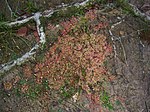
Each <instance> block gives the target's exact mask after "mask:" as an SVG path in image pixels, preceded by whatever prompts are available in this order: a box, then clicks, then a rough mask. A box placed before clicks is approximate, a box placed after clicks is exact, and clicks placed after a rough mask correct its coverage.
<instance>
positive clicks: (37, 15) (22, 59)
mask: <svg viewBox="0 0 150 112" xmlns="http://www.w3.org/2000/svg"><path fill="white" fill-rule="evenodd" d="M88 1H89V0H86V1H83V2H81V3H76V4H74V5H65V6H67V7H71V6H76V7H78V6H84V5H85V4H86V3H87V2H88ZM6 2H7V0H6ZM7 3H8V2H7ZM8 7H9V10H10V11H11V12H12V10H11V8H10V6H9V4H8ZM62 8H63V7H62ZM60 10H61V9H52V10H46V11H44V12H37V13H35V14H34V15H32V16H30V17H27V16H25V17H24V19H23V20H16V21H14V22H11V23H6V25H8V26H10V27H13V26H14V25H21V24H24V23H26V22H28V21H30V20H32V19H34V21H35V22H36V28H37V32H38V35H39V37H40V41H39V43H37V44H36V45H35V46H34V47H33V48H32V49H31V50H30V51H29V52H27V53H25V54H24V55H23V56H22V57H20V58H18V59H17V60H13V61H10V62H8V63H5V64H1V65H0V74H1V73H4V72H6V71H8V70H10V69H11V68H12V67H14V66H15V65H21V64H22V63H24V62H26V61H28V60H29V59H30V58H32V57H33V55H34V54H36V50H37V49H39V48H40V47H42V46H43V44H45V42H46V40H45V33H44V30H43V27H42V26H41V22H40V17H51V16H52V14H53V13H54V12H57V11H60Z"/></svg>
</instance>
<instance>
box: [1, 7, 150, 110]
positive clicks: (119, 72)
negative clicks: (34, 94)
mask: <svg viewBox="0 0 150 112" xmlns="http://www.w3.org/2000/svg"><path fill="white" fill-rule="evenodd" d="M102 15H103V14H102ZM106 17H107V18H108V19H109V21H110V23H116V22H117V21H120V20H117V19H116V18H117V17H121V18H124V21H123V22H122V23H121V24H119V25H117V26H116V27H114V29H113V31H112V32H113V34H114V35H115V36H114V42H112V41H111V36H110V35H109V33H108V30H109V29H108V30H107V35H108V40H109V41H110V42H111V43H112V44H114V45H115V46H116V56H115V55H113V56H112V58H111V59H110V60H108V63H107V67H108V69H109V71H110V73H111V74H112V75H113V76H114V77H115V78H114V79H113V80H112V81H111V82H109V83H107V84H106V88H107V91H109V94H110V96H111V98H112V99H113V100H116V99H118V100H120V101H121V104H120V106H117V105H116V106H115V110H114V112H149V111H150V45H149V44H148V41H147V39H145V38H148V37H147V36H149V35H147V33H146V34H140V33H139V32H137V31H138V30H141V29H143V28H144V27H145V26H146V25H145V26H144V27H143V24H144V23H143V22H142V21H141V20H140V19H139V18H135V17H132V15H125V14H122V12H121V10H117V9H113V10H111V11H109V12H108V15H107V16H106ZM148 34H149V32H148ZM143 36H144V37H143ZM142 38H143V39H144V40H141V39H142ZM148 39H149V38H148ZM18 72H19V71H14V72H11V73H9V74H7V76H6V77H4V78H3V79H2V80H1V84H0V89H1V90H2V91H1V93H0V99H1V100H0V111H1V112H48V111H49V112H88V111H89V110H87V109H86V108H85V107H86V106H81V105H83V103H84V105H88V104H89V103H91V101H90V100H89V99H88V98H87V97H85V96H86V95H84V93H83V94H82V95H80V100H79V101H78V102H77V103H72V102H73V101H71V100H69V101H66V102H64V103H62V104H61V105H59V103H58V102H57V100H56V99H57V98H56V99H51V97H52V96H51V94H53V95H54V94H55V93H53V91H51V92H50V93H49V94H48V95H45V97H44V98H43V97H42V99H41V98H39V99H37V100H31V99H28V98H27V97H23V96H21V97H18V96H16V95H15V94H12V93H11V92H10V91H6V90H4V88H3V84H2V83H3V82H4V81H9V80H11V79H12V78H14V77H15V76H16V74H17V73H18ZM47 96H50V97H47ZM54 97H55V96H53V98H54ZM59 108H62V109H64V110H63V111H58V110H59ZM99 111H100V110H95V111H90V112H99ZM104 112H109V110H105V111H104Z"/></svg>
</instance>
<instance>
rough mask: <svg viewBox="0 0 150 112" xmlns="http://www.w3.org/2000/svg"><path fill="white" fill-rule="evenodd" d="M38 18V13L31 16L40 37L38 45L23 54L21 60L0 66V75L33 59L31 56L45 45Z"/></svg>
mask: <svg viewBox="0 0 150 112" xmlns="http://www.w3.org/2000/svg"><path fill="white" fill-rule="evenodd" d="M40 16H41V14H40V13H35V14H34V16H33V17H34V20H35V22H36V27H37V31H38V35H39V37H40V41H39V43H37V44H36V45H35V46H34V47H33V48H32V49H31V50H30V51H29V52H27V53H26V54H24V55H23V56H22V57H21V58H18V59H17V60H13V61H10V62H8V63H5V64H2V65H1V69H0V73H4V72H5V71H8V70H10V69H11V68H12V67H14V66H15V65H21V64H22V63H24V62H25V61H27V60H28V59H30V58H31V57H33V55H34V54H35V53H36V50H37V49H38V48H39V47H41V46H42V45H43V44H45V42H46V40H45V33H44V31H43V27H42V26H41V22H40V19H39V18H40Z"/></svg>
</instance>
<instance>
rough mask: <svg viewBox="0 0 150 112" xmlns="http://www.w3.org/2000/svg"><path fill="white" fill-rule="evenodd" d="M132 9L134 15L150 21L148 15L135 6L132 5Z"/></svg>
mask: <svg viewBox="0 0 150 112" xmlns="http://www.w3.org/2000/svg"><path fill="white" fill-rule="evenodd" d="M129 5H130V6H131V8H132V9H133V11H134V13H135V14H136V15H138V16H140V17H142V18H144V19H145V20H148V21H150V16H148V15H146V14H145V13H142V12H141V11H140V10H139V9H138V8H137V7H136V6H135V5H133V4H130V3H129Z"/></svg>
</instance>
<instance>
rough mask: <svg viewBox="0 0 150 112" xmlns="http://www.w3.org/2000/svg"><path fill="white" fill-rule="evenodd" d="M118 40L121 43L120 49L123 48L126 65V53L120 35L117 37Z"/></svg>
mask: <svg viewBox="0 0 150 112" xmlns="http://www.w3.org/2000/svg"><path fill="white" fill-rule="evenodd" d="M119 41H120V44H121V47H122V50H123V55H124V59H125V63H126V65H127V66H128V62H127V55H126V52H125V48H124V46H123V43H122V41H121V38H120V37H119Z"/></svg>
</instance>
